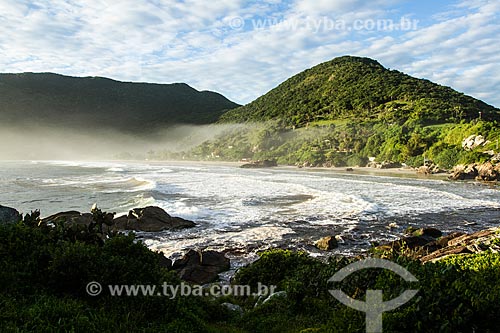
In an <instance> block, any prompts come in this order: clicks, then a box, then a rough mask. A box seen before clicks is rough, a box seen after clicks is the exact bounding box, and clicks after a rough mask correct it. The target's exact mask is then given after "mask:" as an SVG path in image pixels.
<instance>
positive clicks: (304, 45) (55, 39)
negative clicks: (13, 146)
mask: <svg viewBox="0 0 500 333" xmlns="http://www.w3.org/2000/svg"><path fill="white" fill-rule="evenodd" d="M404 3H405V2H403V1H401V0H391V1H382V0H376V1H361V0H349V1H347V0H345V1H344V0H336V1H331V0H317V1H309V0H287V1H286V0H273V1H245V0H214V1H206V0H184V1H173V0H150V1H132V0H95V1H84V0H52V1H43V2H42V1H22V0H20V1H15V2H14V1H10V0H0V69H1V70H0V71H2V72H23V71H39V72H46V71H52V72H58V73H62V74H68V75H79V76H86V75H101V76H108V77H112V78H115V79H120V80H139V81H149V82H164V83H168V82H186V83H188V84H191V85H193V86H194V87H196V88H198V89H210V90H215V91H218V92H221V93H223V94H225V95H226V96H227V97H229V98H232V99H234V100H236V101H238V102H249V101H251V100H253V99H254V98H256V97H258V96H259V95H261V94H263V93H265V92H266V91H267V90H269V89H271V88H273V87H274V86H276V85H277V84H279V83H280V82H281V81H283V80H285V79H286V78H288V77H290V76H291V75H293V74H295V73H297V72H299V71H301V70H303V69H306V68H308V67H311V66H314V65H316V64H318V63H320V62H323V61H326V60H329V59H332V58H333V57H335V56H340V55H345V54H352V55H362V56H368V57H372V58H376V59H378V60H380V61H381V63H382V64H384V65H386V66H388V67H390V68H394V69H400V70H403V71H405V72H407V73H409V74H411V75H415V76H417V77H425V78H428V79H431V80H434V81H437V82H439V83H442V84H446V85H451V86H452V87H454V88H456V89H458V90H460V91H463V92H466V93H468V94H472V95H473V96H475V97H479V98H484V99H486V101H487V102H489V103H492V104H495V105H497V106H499V105H500V96H498V94H497V89H498V88H497V87H499V86H500V81H499V80H500V72H499V71H500V69H498V66H497V64H499V63H500V52H499V49H498V45H500V43H499V42H500V41H499V37H498V36H500V30H499V26H498V23H497V22H498V14H497V13H499V12H500V4H499V3H498V2H497V1H488V0H469V1H461V2H458V3H456V4H455V5H453V6H447V7H446V8H443V9H442V11H441V12H439V13H437V12H436V13H435V14H436V15H434V18H433V21H431V23H426V25H425V26H424V25H421V26H419V27H418V29H417V30H416V31H409V32H404V31H392V32H391V31H373V30H370V29H364V30H361V31H352V30H351V31H350V30H349V29H347V28H348V27H351V26H352V24H353V22H355V20H365V21H366V20H376V19H383V18H393V19H395V20H396V23H397V19H399V17H400V16H402V15H405V16H407V17H411V18H417V19H418V13H413V12H411V11H406V10H405V8H406V7H405V6H404ZM398 15H399V16H398ZM239 17H241V18H243V19H244V20H245V21H244V23H245V26H244V28H243V29H233V28H234V27H232V26H231V23H232V22H234V18H239ZM266 19H268V20H269V22H267V24H266V26H265V27H264V28H262V29H253V24H254V23H255V22H256V20H261V22H266V21H262V20H266ZM273 20H275V21H273ZM321 20H330V21H331V22H338V21H341V22H344V23H345V24H346V29H340V28H335V29H331V28H328V26H327V24H326V23H328V22H330V21H328V22H327V21H321ZM426 22H428V21H426Z"/></svg>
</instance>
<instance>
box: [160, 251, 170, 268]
mask: <svg viewBox="0 0 500 333" xmlns="http://www.w3.org/2000/svg"><path fill="white" fill-rule="evenodd" d="M158 262H159V264H160V266H161V267H164V268H166V269H171V268H172V260H170V259H169V258H167V257H165V255H164V254H163V253H161V252H160V253H159V257H158Z"/></svg>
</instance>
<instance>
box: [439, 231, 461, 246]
mask: <svg viewBox="0 0 500 333" xmlns="http://www.w3.org/2000/svg"><path fill="white" fill-rule="evenodd" d="M463 235H465V233H463V232H453V233H451V234H449V235H446V236H442V237H440V238H439V239H438V240H437V241H436V243H437V244H438V245H439V246H440V247H446V246H448V242H449V241H451V240H452V239H455V238H457V237H460V236H463Z"/></svg>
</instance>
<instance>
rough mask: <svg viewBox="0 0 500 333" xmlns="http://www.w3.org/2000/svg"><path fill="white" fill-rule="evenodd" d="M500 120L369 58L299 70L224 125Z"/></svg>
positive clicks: (491, 111) (486, 108) (487, 109)
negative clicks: (251, 122)
mask: <svg viewBox="0 0 500 333" xmlns="http://www.w3.org/2000/svg"><path fill="white" fill-rule="evenodd" d="M479 112H482V117H483V119H487V120H499V119H500V110H498V109H496V108H494V107H492V106H490V105H487V104H486V103H484V102H481V101H479V100H477V99H474V98H472V97H469V96H465V95H464V94H461V93H458V92H456V91H454V90H453V89H451V88H449V87H444V86H440V85H437V84H435V83H432V82H430V81H428V80H422V79H416V78H414V77H411V76H409V75H406V74H403V73H401V72H398V71H395V70H388V69H386V68H384V67H383V66H382V65H380V64H379V63H378V62H377V61H375V60H372V59H369V58H358V57H350V56H345V57H339V58H335V59H333V60H331V61H329V62H325V63H322V64H320V65H317V66H315V67H313V68H311V69H308V70H306V71H303V72H302V73H299V74H297V75H295V76H293V77H292V78H290V79H288V80H287V81H285V82H284V83H282V84H281V85H279V86H278V87H277V88H275V89H273V90H271V91H270V92H268V93H267V94H265V95H264V96H262V97H260V98H258V99H257V100H255V101H253V102H252V103H250V104H248V105H245V106H242V107H240V108H236V109H234V110H231V111H229V112H227V113H226V114H224V115H223V116H222V118H221V119H222V120H223V121H232V122H246V121H265V120H270V119H279V120H281V121H282V122H283V123H284V124H285V125H286V126H297V127H303V126H306V125H307V124H308V123H311V122H315V121H318V120H337V119H356V118H357V119H362V120H368V119H378V120H383V121H385V122H394V121H396V122H403V123H404V122H405V121H406V120H408V119H413V120H415V121H418V122H419V123H420V124H421V125H427V124H431V123H446V122H459V121H460V120H472V119H475V118H477V117H478V114H479Z"/></svg>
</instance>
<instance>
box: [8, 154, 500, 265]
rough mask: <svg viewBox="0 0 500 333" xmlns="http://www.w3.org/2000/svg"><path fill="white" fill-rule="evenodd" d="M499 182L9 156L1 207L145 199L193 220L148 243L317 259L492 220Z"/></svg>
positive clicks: (115, 204)
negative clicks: (410, 231) (335, 239)
mask: <svg viewBox="0 0 500 333" xmlns="http://www.w3.org/2000/svg"><path fill="white" fill-rule="evenodd" d="M499 194H500V192H499V190H498V187H496V186H492V185H486V184H481V183H477V182H452V181H448V180H444V179H432V178H430V179H429V178H403V177H389V176H380V175H379V176H376V175H368V174H352V173H347V172H333V171H330V170H328V169H325V170H315V171H314V170H305V169H300V170H299V169H294V168H271V169H241V168H238V167H237V165H228V164H207V163H197V162H190V163H180V162H161V163H160V162H156V163H147V162H66V161H21V162H19V161H16V162H1V163H0V204H2V205H4V206H11V207H14V208H17V209H18V210H20V211H22V212H23V213H28V212H30V211H31V210H35V209H39V210H41V214H42V216H48V215H51V214H54V213H56V212H60V211H68V210H77V211H80V212H88V211H89V210H90V207H91V206H92V205H93V204H94V203H97V204H98V206H99V207H100V208H101V209H103V210H105V211H109V212H115V213H117V215H120V214H126V213H127V212H128V211H129V210H130V209H132V208H136V207H145V206H150V205H155V206H159V207H161V208H163V209H165V210H166V211H167V212H168V213H169V214H170V215H173V216H179V217H183V218H185V219H189V220H193V221H194V222H196V224H197V226H196V227H194V228H191V229H185V230H177V231H165V232H160V233H139V235H138V236H139V237H140V239H141V240H142V241H144V242H145V243H146V244H147V245H148V246H149V247H150V248H152V249H155V250H160V251H163V252H164V253H165V254H166V255H168V256H171V257H177V256H179V255H181V254H182V253H183V252H184V251H186V250H187V249H192V248H197V249H215V250H222V251H226V252H227V253H228V254H229V255H230V256H244V257H249V256H251V255H253V254H255V253H256V252H257V251H259V250H262V249H265V248H270V247H281V248H294V249H303V250H306V251H309V252H310V253H311V254H313V255H321V254H322V253H321V252H320V251H319V250H316V249H315V248H314V246H312V244H313V242H314V241H315V240H317V239H319V238H321V237H323V236H339V240H340V246H339V248H338V249H336V250H335V251H334V253H343V254H349V253H356V252H359V251H363V250H366V249H368V248H369V247H370V246H371V245H372V244H373V243H374V242H383V241H388V240H392V239H395V238H397V237H400V236H401V235H402V234H403V232H404V230H405V229H406V228H407V227H409V226H414V227H421V226H432V227H437V228H439V229H441V230H443V231H448V232H451V231H464V232H470V231H473V230H478V229H483V228H486V227H490V226H495V225H498V223H499V218H500V195H499Z"/></svg>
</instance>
